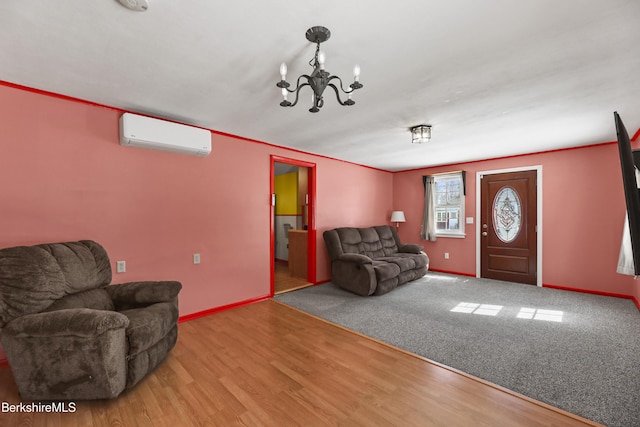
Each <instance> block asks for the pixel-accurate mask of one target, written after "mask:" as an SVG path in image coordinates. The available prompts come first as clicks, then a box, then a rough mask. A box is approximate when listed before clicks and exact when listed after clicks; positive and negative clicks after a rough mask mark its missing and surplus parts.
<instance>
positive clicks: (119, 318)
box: [2, 308, 129, 338]
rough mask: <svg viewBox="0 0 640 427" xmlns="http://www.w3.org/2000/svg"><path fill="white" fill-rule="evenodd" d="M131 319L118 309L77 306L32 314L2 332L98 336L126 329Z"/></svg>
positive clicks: (15, 335) (14, 321) (30, 334)
mask: <svg viewBox="0 0 640 427" xmlns="http://www.w3.org/2000/svg"><path fill="white" fill-rule="evenodd" d="M128 325H129V319H128V318H127V316H125V315H124V314H120V313H117V312H115V311H105V310H92V309H89V308H73V309H67V310H57V311H49V312H45V313H35V314H28V315H26V316H21V317H18V318H16V319H14V320H12V321H11V322H9V323H8V324H7V325H6V326H5V327H4V328H3V329H2V333H3V335H4V334H8V335H12V336H14V337H16V338H23V337H60V336H80V337H94V336H98V335H102V334H103V333H105V332H107V331H109V330H113V329H125V328H126V327H127V326H128Z"/></svg>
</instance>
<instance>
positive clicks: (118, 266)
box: [116, 261, 127, 273]
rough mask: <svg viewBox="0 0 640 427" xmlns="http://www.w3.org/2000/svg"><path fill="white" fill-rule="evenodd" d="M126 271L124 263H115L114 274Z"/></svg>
mask: <svg viewBox="0 0 640 427" xmlns="http://www.w3.org/2000/svg"><path fill="white" fill-rule="evenodd" d="M126 271H127V262H126V261H116V273H125V272H126Z"/></svg>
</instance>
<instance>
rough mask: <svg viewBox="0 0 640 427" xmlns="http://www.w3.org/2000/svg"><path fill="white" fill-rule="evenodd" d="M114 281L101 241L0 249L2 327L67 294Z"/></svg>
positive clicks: (0, 318) (0, 320)
mask: <svg viewBox="0 0 640 427" xmlns="http://www.w3.org/2000/svg"><path fill="white" fill-rule="evenodd" d="M110 281H111V267H110V265H109V258H108V256H107V253H106V252H105V250H104V248H102V246H100V245H99V244H98V243H96V242H93V241H90V240H83V241H80V242H67V243H52V244H44V245H37V246H16V247H12V248H6V249H2V250H0V328H2V326H3V325H4V324H5V323H7V322H9V321H10V320H12V319H14V318H16V317H19V316H23V315H25V314H32V313H37V312H40V311H42V310H44V309H46V308H47V307H49V306H50V305H51V304H52V303H53V302H54V301H55V300H58V299H60V298H62V297H63V296H64V295H68V294H72V293H76V292H80V291H83V290H86V289H93V288H98V287H101V286H105V285H107V284H108V283H109V282H110Z"/></svg>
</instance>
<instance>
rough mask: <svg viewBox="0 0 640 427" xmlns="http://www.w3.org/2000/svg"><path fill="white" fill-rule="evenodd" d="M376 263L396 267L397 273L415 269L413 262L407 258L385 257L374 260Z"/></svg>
mask: <svg viewBox="0 0 640 427" xmlns="http://www.w3.org/2000/svg"><path fill="white" fill-rule="evenodd" d="M376 261H384V262H388V263H390V264H395V265H397V266H398V268H399V269H400V271H399V272H398V273H400V272H402V271H408V270H413V269H414V268H416V262H415V260H414V259H412V258H409V257H399V256H385V257H380V258H376Z"/></svg>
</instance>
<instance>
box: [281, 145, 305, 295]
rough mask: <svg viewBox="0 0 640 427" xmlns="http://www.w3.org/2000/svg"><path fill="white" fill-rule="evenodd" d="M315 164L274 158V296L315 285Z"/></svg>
mask: <svg viewBox="0 0 640 427" xmlns="http://www.w3.org/2000/svg"><path fill="white" fill-rule="evenodd" d="M315 241H316V230H315V163H309V162H303V161H300V160H295V159H289V158H284V157H279V156H271V262H272V268H271V295H275V294H279V293H283V292H289V291H292V290H295V289H300V288H303V287H306V286H311V285H313V284H314V282H315V275H316V245H315Z"/></svg>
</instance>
